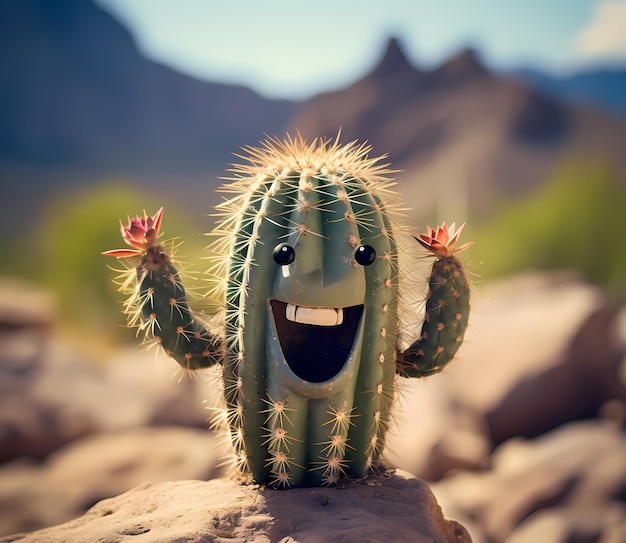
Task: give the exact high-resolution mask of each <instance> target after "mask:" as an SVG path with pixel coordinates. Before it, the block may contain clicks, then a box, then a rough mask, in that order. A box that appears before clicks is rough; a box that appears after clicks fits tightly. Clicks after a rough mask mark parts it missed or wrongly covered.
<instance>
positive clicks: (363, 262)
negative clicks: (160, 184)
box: [108, 138, 469, 488]
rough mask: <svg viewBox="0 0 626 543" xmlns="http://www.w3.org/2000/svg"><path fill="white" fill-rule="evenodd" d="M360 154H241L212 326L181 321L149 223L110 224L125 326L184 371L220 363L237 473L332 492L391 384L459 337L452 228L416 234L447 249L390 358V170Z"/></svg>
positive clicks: (369, 433) (330, 150)
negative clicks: (412, 327) (124, 291)
mask: <svg viewBox="0 0 626 543" xmlns="http://www.w3.org/2000/svg"><path fill="white" fill-rule="evenodd" d="M369 151H370V148H369V147H368V146H366V145H357V144H356V143H351V144H348V145H345V146H341V145H339V143H338V142H337V141H335V142H334V143H333V142H326V141H318V140H316V141H314V142H313V143H312V144H311V145H308V144H306V142H304V141H303V140H302V139H301V138H297V139H290V138H288V139H287V140H285V141H279V140H276V139H270V140H268V141H267V142H266V143H265V144H264V145H263V147H261V148H259V149H255V148H248V149H247V152H248V155H247V157H245V158H246V159H247V163H245V164H243V165H239V166H235V169H234V170H233V171H234V174H235V175H234V177H233V178H232V179H231V180H230V183H229V184H227V185H225V187H224V188H223V190H224V191H226V192H230V193H231V194H232V196H231V197H230V198H229V199H227V200H226V201H225V202H224V203H223V204H221V205H220V206H218V209H217V211H218V215H219V223H218V226H217V227H216V229H215V230H214V232H213V233H212V235H213V239H214V241H213V243H212V244H211V247H210V248H211V250H212V252H213V253H214V254H217V256H216V257H215V259H214V261H213V264H212V268H211V270H210V273H211V275H212V276H213V277H214V278H217V279H218V280H219V281H220V282H219V286H218V287H216V288H214V289H212V291H211V292H210V293H209V296H211V297H212V298H213V299H214V300H217V301H219V302H220V303H221V304H222V305H223V307H224V308H225V311H224V317H223V320H224V322H223V325H224V326H223V330H224V332H223V333H217V332H213V333H211V332H209V331H207V328H206V326H205V324H204V323H203V322H201V321H200V320H198V319H197V318H195V317H194V316H193V315H192V314H191V313H190V312H189V309H188V306H187V302H186V300H185V296H184V290H183V287H182V285H181V284H180V281H179V280H178V273H177V271H176V269H175V268H174V266H173V264H172V262H171V258H170V256H169V255H168V253H167V252H166V251H165V250H164V249H163V247H162V246H161V245H156V244H155V243H156V235H158V227H157V229H156V230H157V232H156V235H155V233H154V232H151V233H150V232H149V231H150V228H149V227H150V220H149V219H150V218H148V217H147V216H146V215H145V213H144V219H143V223H142V224H143V227H142V228H137V227H136V226H137V225H136V224H133V222H132V221H131V222H130V224H129V226H128V227H124V226H123V225H122V234H123V235H124V237H125V239H126V241H127V243H129V244H130V245H131V246H133V247H135V249H137V250H136V251H133V254H134V255H135V256H136V254H137V253H139V258H140V262H139V266H138V267H137V272H136V278H137V281H138V286H137V288H136V289H135V290H134V294H133V296H131V298H130V300H129V302H127V310H128V312H129V313H131V314H132V315H133V317H132V318H131V324H134V325H138V326H139V327H140V328H143V329H146V331H147V333H148V335H149V336H150V337H154V339H156V340H157V341H158V342H159V343H161V345H162V346H163V347H164V349H165V350H166V352H167V353H168V354H169V355H170V356H172V357H174V358H175V359H176V361H177V362H178V363H179V364H180V365H181V366H183V367H186V368H189V369H195V368H198V367H207V366H210V365H212V364H214V363H215V362H216V361H217V362H220V363H221V364H222V366H223V370H224V397H225V400H226V402H225V403H226V407H225V409H224V411H223V413H221V416H220V420H221V421H224V422H225V425H226V426H227V427H228V434H229V436H230V440H231V443H232V445H233V448H234V452H235V454H234V460H233V465H234V466H235V467H236V468H237V471H238V472H240V473H242V474H244V475H246V476H247V477H248V478H249V480H254V481H256V482H259V483H266V484H270V485H272V486H275V487H279V488H286V487H290V486H302V485H320V484H336V483H337V482H339V480H340V479H342V478H344V477H346V476H352V477H361V476H363V475H365V474H367V473H368V472H370V471H371V470H373V469H376V468H377V467H378V466H379V465H380V462H381V455H382V452H383V449H384V444H385V434H386V432H387V429H388V427H389V424H390V418H391V414H390V412H391V407H392V404H393V400H394V397H395V382H396V375H397V374H400V375H405V376H412V377H419V376H424V375H429V374H431V373H435V372H437V371H440V370H441V369H442V368H443V366H444V365H445V364H446V363H447V362H448V361H449V360H450V359H451V358H452V356H454V353H455V352H456V349H457V348H458V346H459V345H460V343H461V340H462V336H463V332H464V330H465V326H466V325H467V315H468V297H469V294H468V293H469V289H468V284H467V281H466V280H465V276H464V273H463V270H462V267H460V262H459V261H458V260H457V259H456V257H454V256H453V254H452V252H458V250H460V249H462V248H460V249H457V250H456V251H453V249H454V247H453V246H454V243H456V240H458V234H460V230H459V231H458V233H456V234H455V233H454V231H452V232H451V234H450V236H449V238H450V239H445V240H444V239H443V237H442V236H443V234H442V235H441V236H439V237H437V235H438V231H434V230H433V231H431V236H430V237H428V236H426V237H425V238H424V239H421V238H418V241H419V242H420V243H421V244H422V245H424V246H425V247H427V248H428V249H429V250H431V251H432V252H435V254H437V253H436V251H439V252H441V251H444V249H445V251H447V250H448V248H449V249H450V253H451V254H449V255H448V254H447V252H446V254H445V255H444V254H443V253H442V254H441V255H437V256H439V259H438V260H437V261H436V262H435V265H434V267H433V276H432V277H431V281H430V290H431V293H432V295H431V297H430V298H429V300H428V302H427V315H428V316H429V317H430V318H428V319H426V321H425V323H424V330H423V334H422V337H421V338H419V339H418V340H417V341H416V342H414V343H413V344H412V345H411V346H410V347H409V348H408V349H407V350H406V351H405V352H404V353H399V352H397V345H398V341H397V334H398V329H399V319H398V298H399V293H398V283H399V281H398V279H399V272H398V254H397V252H398V249H397V240H396V238H395V235H394V231H396V230H397V227H396V224H397V220H396V219H395V218H394V213H393V209H394V207H397V206H396V203H397V202H396V196H395V194H394V193H393V192H392V190H391V187H392V185H393V183H392V181H391V180H390V179H389V178H388V177H387V175H388V174H389V173H390V172H389V170H388V169H387V167H386V165H383V164H380V158H369V156H368V153H369ZM156 218H157V217H155V219H154V220H152V222H153V223H155V222H157V223H158V224H157V226H158V225H160V216H159V217H158V221H156ZM136 221H139V223H140V222H141V220H140V218H137V219H136ZM140 226H141V225H140ZM444 226H445V225H444ZM133 227H135V228H133ZM446 228H447V227H446ZM452 230H454V229H452ZM125 232H126V235H125ZM139 234H140V235H141V236H143V238H141V236H139V237H138V235H139ZM446 235H448V232H447V230H446ZM433 236H434V237H433ZM139 238H141V239H139ZM129 239H130V241H129ZM448 242H450V243H448ZM442 247H443V248H444V249H442ZM126 252H128V250H125V251H124V250H118V251H110V252H108V254H111V255H113V256H118V257H125V256H130V255H129V254H124V253H126ZM133 273H134V272H133ZM130 283H132V280H131V281H130V282H129V283H127V285H128V284H130ZM433 304H434V305H433ZM459 313H460V314H461V318H458V317H457V315H458V314H459ZM433 327H434V328H433ZM435 332H437V333H435ZM451 338H452V339H451ZM451 342H453V345H454V349H452V348H449V344H450V343H451ZM441 345H443V346H444V348H443V350H441V349H440V346H441Z"/></svg>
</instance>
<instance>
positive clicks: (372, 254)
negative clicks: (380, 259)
mask: <svg viewBox="0 0 626 543" xmlns="http://www.w3.org/2000/svg"><path fill="white" fill-rule="evenodd" d="M354 260H356V261H357V262H358V263H359V264H361V266H369V265H370V264H373V263H374V260H376V251H375V250H374V247H372V246H371V245H360V246H359V247H357V250H356V251H355V252H354Z"/></svg>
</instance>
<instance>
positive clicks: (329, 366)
mask: <svg viewBox="0 0 626 543" xmlns="http://www.w3.org/2000/svg"><path fill="white" fill-rule="evenodd" d="M270 305H271V307H272V314H273V316H274V322H275V324H276V331H277V333H278V340H279V342H280V348H281V350H282V352H283V356H284V357H285V361H286V362H287V365H288V366H289V368H290V369H291V371H293V372H294V373H295V374H296V375H297V376H298V377H299V378H300V379H303V380H305V381H309V382H312V383H322V382H324V381H328V380H329V379H332V378H333V377H335V376H336V375H337V374H338V373H339V372H340V371H341V369H342V368H343V366H344V364H345V363H346V361H347V359H348V355H349V354H350V351H351V349H352V346H353V344H354V338H355V337H356V332H357V328H358V326H359V322H360V320H361V315H362V314H363V305H355V306H352V307H343V308H342V307H339V308H333V307H322V308H320V307H306V306H299V305H294V304H287V303H285V302H280V301H278V300H270Z"/></svg>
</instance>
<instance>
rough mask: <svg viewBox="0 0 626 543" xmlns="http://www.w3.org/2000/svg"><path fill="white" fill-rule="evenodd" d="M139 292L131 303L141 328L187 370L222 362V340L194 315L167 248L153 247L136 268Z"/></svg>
mask: <svg viewBox="0 0 626 543" xmlns="http://www.w3.org/2000/svg"><path fill="white" fill-rule="evenodd" d="M137 278H138V292H139V295H138V296H137V297H136V298H133V300H132V302H131V303H130V305H131V306H135V308H136V309H139V312H140V314H139V313H136V315H137V318H138V319H139V323H138V325H139V328H140V329H145V331H146V334H147V338H148V339H152V340H154V341H156V342H157V343H158V344H160V345H161V346H162V347H163V350H164V351H165V353H166V354H167V355H168V356H170V357H172V358H173V359H174V360H176V362H178V364H179V365H180V366H182V367H183V368H185V369H189V370H195V369H199V368H207V367H209V366H213V365H214V364H216V363H218V362H221V360H222V344H221V340H220V339H219V338H217V337H216V336H213V335H212V334H211V333H210V332H209V331H208V330H207V329H206V328H205V326H204V325H203V324H202V323H201V322H200V321H199V320H198V318H197V317H195V316H194V315H193V313H192V312H191V310H190V309H189V304H188V303H187V297H186V292H185V287H184V286H183V284H182V282H181V280H180V277H179V274H178V271H177V270H176V268H175V267H174V265H173V264H172V262H171V259H170V257H169V255H168V254H167V252H166V251H165V249H164V248H163V247H162V246H160V245H157V246H153V247H150V248H149V249H148V250H147V252H146V254H145V255H144V256H143V257H142V259H141V262H140V264H139V266H138V267H137Z"/></svg>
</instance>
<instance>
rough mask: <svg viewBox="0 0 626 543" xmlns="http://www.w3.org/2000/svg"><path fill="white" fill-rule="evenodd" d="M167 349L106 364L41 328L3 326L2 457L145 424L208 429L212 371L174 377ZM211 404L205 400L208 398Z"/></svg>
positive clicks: (134, 350)
mask: <svg viewBox="0 0 626 543" xmlns="http://www.w3.org/2000/svg"><path fill="white" fill-rule="evenodd" d="M175 369H176V366H175V365H174V364H172V362H171V360H170V359H168V358H167V357H166V356H165V355H164V354H160V355H159V357H158V358H156V359H155V354H154V352H152V353H147V352H142V351H141V348H140V347H139V346H135V345H133V346H132V347H128V348H127V349H122V350H119V351H116V352H113V353H112V354H111V359H110V360H109V361H108V363H107V364H102V363H101V361H100V360H99V359H98V357H96V356H95V355H94V354H88V353H86V352H84V351H83V350H81V349H80V348H78V347H77V346H76V345H72V344H71V343H70V342H69V341H68V340H67V339H64V338H60V337H57V336H54V335H50V334H48V333H47V332H45V333H44V332H42V331H41V330H39V329H36V328H25V329H19V330H11V331H10V332H3V331H1V330H0V392H1V394H0V462H6V461H9V460H12V459H14V458H18V457H22V456H27V457H32V458H35V459H38V460H42V459H44V458H45V457H46V456H47V455H48V454H50V453H51V452H53V451H54V450H56V449H58V448H59V447H61V446H62V445H64V444H66V443H69V442H70V441H72V440H74V439H78V438H80V437H83V436H87V435H91V434H95V433H100V432H110V431H119V430H123V429H129V428H136V427H140V426H158V425H164V426H168V425H181V426H192V427H196V428H207V427H208V421H207V419H208V418H209V416H210V412H209V411H208V410H207V407H211V406H212V405H215V403H216V399H215V398H216V395H217V393H216V392H215V391H216V389H217V388H219V387H218V386H217V385H216V384H215V383H216V381H217V380H219V378H217V377H216V376H215V375H214V373H215V372H213V373H212V372H211V371H209V370H207V371H206V372H204V373H198V374H197V375H195V377H197V379H195V380H194V379H190V378H184V379H182V380H181V381H180V382H177V380H176V379H174V378H172V374H173V373H174V370H175ZM203 402H204V403H203Z"/></svg>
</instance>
